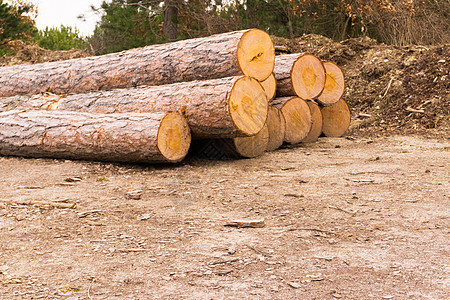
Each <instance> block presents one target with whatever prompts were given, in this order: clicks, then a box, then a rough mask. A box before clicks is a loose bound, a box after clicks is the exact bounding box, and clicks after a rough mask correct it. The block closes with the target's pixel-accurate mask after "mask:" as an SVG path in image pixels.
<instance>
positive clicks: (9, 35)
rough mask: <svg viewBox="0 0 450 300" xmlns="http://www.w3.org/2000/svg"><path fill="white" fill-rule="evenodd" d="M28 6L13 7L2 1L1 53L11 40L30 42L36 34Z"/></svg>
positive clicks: (0, 12)
mask: <svg viewBox="0 0 450 300" xmlns="http://www.w3.org/2000/svg"><path fill="white" fill-rule="evenodd" d="M31 10H32V7H31V6H28V5H12V4H8V3H6V2H5V1H3V0H0V52H4V51H5V48H4V46H5V45H6V43H8V42H9V41H11V40H29V39H31V38H32V37H33V35H34V33H35V32H36V28H35V26H34V22H33V20H32V19H31V18H30V17H29V16H27V13H29V12H30V11H31Z"/></svg>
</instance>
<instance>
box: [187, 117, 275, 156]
mask: <svg viewBox="0 0 450 300" xmlns="http://www.w3.org/2000/svg"><path fill="white" fill-rule="evenodd" d="M268 142H269V129H268V127H267V125H265V126H264V127H263V129H261V131H260V132H258V134H256V135H254V136H250V137H238V138H232V139H208V140H202V141H195V143H193V145H192V151H191V153H192V154H194V155H195V156H198V157H201V158H206V159H213V160H226V159H239V158H253V157H258V156H261V155H262V154H263V153H264V152H265V151H266V148H267V144H268Z"/></svg>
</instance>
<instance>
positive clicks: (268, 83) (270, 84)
mask: <svg viewBox="0 0 450 300" xmlns="http://www.w3.org/2000/svg"><path fill="white" fill-rule="evenodd" d="M261 85H262V87H263V88H264V91H265V92H266V95H267V99H268V100H269V101H270V100H272V99H273V98H275V95H276V92H277V80H276V79H275V75H274V74H273V73H272V74H270V76H269V77H267V79H266V80H263V81H261Z"/></svg>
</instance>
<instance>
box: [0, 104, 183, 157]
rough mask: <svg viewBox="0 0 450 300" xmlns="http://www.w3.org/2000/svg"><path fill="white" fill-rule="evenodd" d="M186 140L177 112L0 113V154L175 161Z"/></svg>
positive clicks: (180, 118) (18, 111) (180, 153)
mask: <svg viewBox="0 0 450 300" xmlns="http://www.w3.org/2000/svg"><path fill="white" fill-rule="evenodd" d="M190 142H191V138H190V131H189V127H188V125H187V122H186V120H185V119H184V117H183V116H182V115H181V114H179V113H175V112H172V113H162V112H161V113H152V114H136V113H135V114H132V113H130V114H90V113H79V112H67V111H51V112H50V111H43V110H37V111H23V110H22V111H21V110H11V111H7V112H2V113H0V154H1V155H13V156H25V157H49V158H65V159H83V160H101V161H122V162H140V163H154V162H178V161H180V160H182V159H183V158H184V157H185V155H186V154H187V152H188V149H189V146H190Z"/></svg>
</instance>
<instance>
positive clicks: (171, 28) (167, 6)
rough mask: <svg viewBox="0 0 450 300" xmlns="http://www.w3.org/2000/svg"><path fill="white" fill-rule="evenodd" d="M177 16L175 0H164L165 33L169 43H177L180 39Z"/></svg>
mask: <svg viewBox="0 0 450 300" xmlns="http://www.w3.org/2000/svg"><path fill="white" fill-rule="evenodd" d="M177 15H178V8H177V7H176V6H175V5H174V3H173V0H164V23H163V33H164V35H165V36H166V37H167V40H168V41H169V42H174V41H176V40H177V37H178V31H177V22H176V19H177ZM174 20H175V21H174Z"/></svg>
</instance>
